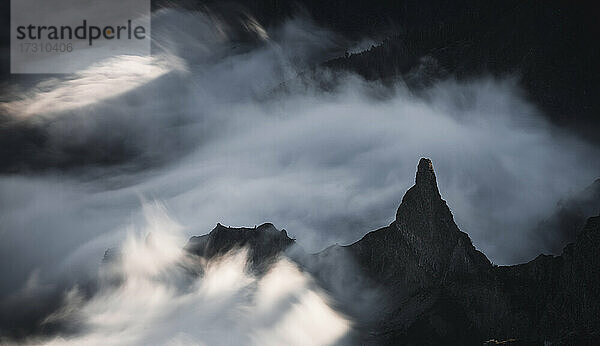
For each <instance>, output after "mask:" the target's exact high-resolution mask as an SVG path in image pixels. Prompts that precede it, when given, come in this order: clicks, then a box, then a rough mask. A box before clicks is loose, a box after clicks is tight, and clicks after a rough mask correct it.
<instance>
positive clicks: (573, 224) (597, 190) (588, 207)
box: [533, 179, 600, 254]
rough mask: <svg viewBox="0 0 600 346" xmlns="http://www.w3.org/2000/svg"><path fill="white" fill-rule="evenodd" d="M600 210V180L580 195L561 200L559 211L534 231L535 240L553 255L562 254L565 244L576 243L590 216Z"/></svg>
mask: <svg viewBox="0 0 600 346" xmlns="http://www.w3.org/2000/svg"><path fill="white" fill-rule="evenodd" d="M599 209H600V179H597V180H596V181H595V182H594V183H593V184H592V185H590V186H588V187H587V188H586V189H585V190H583V191H581V192H579V193H578V194H576V195H574V196H571V197H569V198H566V199H564V200H561V201H560V202H559V203H558V206H557V210H556V211H555V212H554V213H553V214H552V215H550V216H549V217H548V218H546V219H545V220H544V221H542V222H540V223H539V225H538V226H537V227H536V229H535V230H534V231H533V234H534V237H536V238H535V239H534V240H535V241H538V242H539V243H541V244H543V246H544V248H546V249H547V250H548V251H549V252H550V253H552V254H560V253H561V251H562V248H563V246H564V244H567V243H571V242H574V241H575V240H576V237H577V232H578V231H579V230H581V229H582V228H583V226H584V225H585V223H586V220H587V217H588V216H589V215H594V214H595V213H596V212H598V210H599Z"/></svg>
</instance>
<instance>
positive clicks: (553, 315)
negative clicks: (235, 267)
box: [186, 158, 600, 345]
mask: <svg viewBox="0 0 600 346" xmlns="http://www.w3.org/2000/svg"><path fill="white" fill-rule="evenodd" d="M294 244H295V242H294V240H293V239H291V238H289V237H288V236H287V233H286V232H285V230H282V231H278V230H277V229H276V228H275V226H273V225H272V224H263V225H261V226H259V227H255V228H230V227H225V226H222V225H220V224H218V225H217V227H215V229H213V230H212V231H211V232H210V233H209V234H207V235H204V236H200V237H192V238H191V239H190V241H189V243H188V244H187V246H186V249H187V250H188V251H189V252H190V253H193V254H195V255H198V256H202V257H213V256H215V255H218V254H223V253H225V252H227V251H229V250H231V249H234V248H236V247H248V249H249V253H250V255H249V256H250V261H251V263H253V264H254V267H255V268H259V269H261V271H262V270H265V269H268V265H269V263H272V260H273V259H274V258H276V257H277V256H278V255H285V256H288V257H290V258H292V259H293V260H294V261H296V263H298V265H299V266H300V267H302V268H304V269H305V270H307V271H309V272H311V273H313V275H314V276H315V277H316V278H317V280H318V281H319V283H320V284H321V285H322V287H323V288H324V289H326V290H327V291H328V292H330V293H331V295H332V296H333V298H334V301H335V304H336V306H337V307H339V308H340V309H341V310H342V311H344V312H345V313H347V314H349V315H351V316H353V317H355V320H356V321H357V326H356V333H355V334H356V335H355V337H356V342H357V343H360V344H403V345H441V344H445V345H447V344H456V345H470V344H473V345H474V344H478V345H481V344H484V343H487V344H496V343H510V344H526V345H529V344H534V345H535V344H551V345H554V344H557V345H586V344H587V345H597V344H600V259H599V257H598V256H597V249H598V247H599V246H600V216H596V217H592V218H589V219H588V220H587V222H586V224H585V227H583V229H581V230H580V232H579V234H578V235H577V239H576V241H575V242H574V243H572V244H569V245H567V246H566V247H565V248H564V250H563V252H562V254H561V255H560V256H550V255H539V256H538V257H537V258H535V259H534V260H532V261H530V262H528V263H525V264H519V265H513V266H495V265H493V264H491V263H490V261H489V260H488V259H487V257H486V256H485V255H484V254H483V253H481V252H480V251H478V250H477V249H475V247H474V246H473V244H472V242H471V239H470V238H469V236H468V235H467V234H466V233H464V232H462V231H460V230H459V228H458V227H457V225H456V224H455V222H454V218H453V216H452V213H451V211H450V209H449V207H448V205H447V204H446V202H445V201H444V200H443V199H442V197H441V195H440V192H439V190H438V186H437V182H436V177H435V172H434V170H433V165H432V162H431V161H430V160H429V159H425V158H423V159H421V160H420V162H419V164H418V168H417V175H416V180H415V185H414V186H413V187H411V188H410V189H409V190H408V191H407V192H406V194H405V195H404V197H403V199H402V203H401V204H400V206H399V208H398V210H397V212H396V219H395V220H394V222H392V223H391V224H390V225H389V226H387V227H384V228H381V229H378V230H376V231H372V232H370V233H368V234H366V235H365V236H364V237H363V238H362V239H360V240H359V241H357V242H355V243H353V244H351V245H348V246H338V245H334V246H331V247H329V248H327V249H325V250H324V251H322V252H320V253H317V254H310V255H309V254H303V253H302V251H299V250H290V249H292V248H296V247H292V245H294ZM369 292H376V294H373V295H369V294H368V293H369ZM369 299H371V300H370V301H369ZM369 303H371V305H370V307H371V309H370V310H371V311H370V312H369V313H365V312H364V311H363V310H364V307H365V306H366V305H365V304H369ZM365 316H367V317H365Z"/></svg>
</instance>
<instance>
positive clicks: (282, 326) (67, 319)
mask: <svg viewBox="0 0 600 346" xmlns="http://www.w3.org/2000/svg"><path fill="white" fill-rule="evenodd" d="M144 214H145V218H146V223H147V224H146V225H145V228H144V229H143V230H137V231H136V230H131V233H130V235H129V237H128V238H127V239H126V241H125V243H124V244H123V247H122V249H121V253H122V257H121V259H120V260H119V261H116V262H114V263H113V264H111V265H107V267H103V268H101V273H100V282H99V286H100V289H99V291H98V292H97V293H96V294H95V295H94V296H92V297H91V299H89V300H87V299H84V298H82V297H81V295H80V294H79V293H78V291H77V288H74V289H73V290H71V291H70V292H69V293H68V294H66V296H65V304H64V306H63V307H62V308H61V309H59V310H58V311H57V312H55V313H54V314H52V315H50V316H49V317H48V318H47V319H46V321H45V322H46V323H51V322H56V321H61V322H63V323H71V324H73V323H75V324H77V325H79V326H80V328H81V329H80V330H81V332H80V333H78V334H77V335H75V336H58V337H55V338H52V339H50V340H35V341H36V342H40V344H43V345H81V344H85V345H106V344H107V343H109V344H111V345H140V344H161V345H215V344H219V345H239V344H252V345H265V344H267V345H281V344H286V345H307V344H310V345H330V344H333V343H335V342H336V341H338V340H339V339H341V338H343V337H344V335H345V334H346V333H347V332H348V331H349V330H350V328H351V323H350V321H349V320H347V319H346V318H345V317H343V316H342V315H340V314H339V313H337V312H336V311H335V310H333V309H332V308H330V307H329V305H328V298H327V297H326V296H325V295H324V294H323V293H322V292H319V291H318V290H317V289H316V288H315V287H316V286H315V285H314V284H313V283H312V279H311V278H310V277H309V276H308V275H307V274H305V273H302V272H300V271H299V270H298V268H297V267H296V266H295V265H294V264H292V263H291V262H289V261H288V260H285V259H281V260H280V261H279V262H277V263H276V264H275V265H274V266H273V268H271V269H270V271H269V272H267V273H266V274H265V275H264V276H263V277H256V276H253V275H252V274H249V273H248V272H247V271H246V252H245V251H239V252H233V253H229V254H227V255H225V256H223V257H221V258H218V259H214V260H211V261H208V262H203V261H200V259H197V258H191V257H189V255H186V253H185V252H184V251H183V250H182V241H185V239H186V238H185V235H184V234H183V233H179V230H180V226H179V225H178V224H177V223H175V222H174V221H172V220H171V219H170V218H169V217H168V215H167V214H166V210H165V209H164V208H163V207H162V206H161V205H160V204H156V203H155V204H154V205H150V206H146V207H145V212H144ZM192 272H200V273H202V275H200V276H198V277H196V276H194V275H191V274H190V273H192ZM115 278H117V280H118V282H119V283H118V284H115Z"/></svg>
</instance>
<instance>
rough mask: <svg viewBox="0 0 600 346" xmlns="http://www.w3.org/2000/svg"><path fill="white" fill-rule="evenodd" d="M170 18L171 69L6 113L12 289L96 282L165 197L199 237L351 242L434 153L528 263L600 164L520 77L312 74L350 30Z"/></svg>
mask: <svg viewBox="0 0 600 346" xmlns="http://www.w3.org/2000/svg"><path fill="white" fill-rule="evenodd" d="M155 18H156V20H155V21H153V33H154V39H155V41H156V42H155V44H156V48H157V49H158V53H159V54H160V56H163V57H167V56H168V57H176V58H173V59H166V60H161V61H162V63H161V64H163V63H164V64H165V65H160V66H163V67H162V69H161V71H170V72H166V73H164V74H161V75H160V76H157V77H156V78H151V79H148V80H144V81H143V83H140V84H136V85H135V87H134V88H131V89H128V91H127V92H124V93H123V92H121V93H117V94H114V95H113V94H111V95H110V97H104V96H106V95H104V94H101V93H100V94H96V91H97V87H98V85H97V84H95V83H87V81H89V80H98V81H99V80H101V77H102V74H103V72H101V71H105V70H98V69H96V70H94V69H91V70H86V71H82V72H81V73H79V74H77V75H74V76H72V78H71V79H67V80H61V81H52V82H51V83H49V84H48V88H47V89H44V90H43V91H41V90H40V87H39V85H38V87H34V88H33V89H32V90H30V92H24V93H23V94H19V96H18V97H17V98H16V99H11V100H10V101H9V103H8V104H9V105H10V104H12V103H10V102H24V103H23V104H26V105H33V104H36V102H39V100H44V97H46V96H47V95H63V96H64V94H65V90H72V88H75V89H76V90H78V92H79V93H81V94H82V95H88V96H89V95H95V96H97V97H93V98H89V97H88V96H86V105H85V106H82V105H81V104H78V103H77V102H75V103H69V100H68V99H65V98H64V97H62V96H61V97H59V98H52V99H53V100H56V103H57V104H54V102H52V103H50V104H51V110H52V113H53V116H52V117H47V116H46V115H45V113H44V109H45V107H37V108H36V109H38V110H37V111H36V112H37V113H39V116H37V115H36V116H27V117H20V116H19V115H16V114H12V115H9V116H8V118H5V123H4V125H3V127H2V129H1V131H3V132H2V136H1V137H0V138H12V139H10V141H9V144H10V146H2V148H11V149H2V150H3V151H2V152H1V153H2V160H3V163H4V164H5V165H10V169H8V168H7V169H3V170H2V171H3V172H10V174H9V173H6V174H4V175H2V176H0V201H1V205H2V209H1V210H0V220H1V222H0V237H1V239H0V271H1V273H2V275H3V277H4V278H7V280H3V282H2V285H1V286H0V288H1V290H0V291H1V293H2V295H4V296H6V295H8V294H9V293H10V292H14V291H15V290H18V289H19V287H22V286H23V285H24V284H25V282H26V280H27V279H28V277H30V273H32V272H34V271H36V272H37V273H39V274H37V278H38V279H37V280H38V282H42V283H46V282H58V281H65V282H68V283H72V282H73V283H74V282H77V281H81V280H80V278H81V277H84V278H86V279H87V278H88V277H89V273H90V272H92V273H93V270H94V268H95V267H97V266H98V263H99V262H100V259H101V257H102V253H103V251H104V250H105V249H106V248H108V247H111V246H114V245H115V244H118V243H119V242H120V241H122V240H124V239H126V236H127V228H126V227H124V225H128V224H133V225H137V226H138V227H139V225H141V224H143V223H144V212H143V210H142V208H140V199H144V198H148V199H157V200H161V201H163V202H164V203H165V205H167V206H168V207H169V210H170V213H171V214H172V216H173V217H174V218H175V219H177V220H179V222H180V223H181V225H182V227H183V231H182V232H184V234H185V235H186V236H189V235H195V234H205V233H207V232H208V231H209V230H210V229H212V227H213V226H214V224H215V223H217V222H221V223H223V224H226V225H232V226H240V225H246V226H251V225H254V224H260V223H262V222H266V221H268V222H273V223H274V224H275V225H276V226H277V227H280V228H286V229H287V230H288V232H289V233H290V234H291V235H292V236H294V237H296V238H297V239H298V242H299V243H300V244H301V245H302V246H303V247H305V248H306V249H307V250H308V251H318V250H321V249H323V248H324V247H326V246H328V245H330V244H333V243H336V242H338V243H342V244H347V243H351V242H353V241H355V240H357V239H359V238H360V237H361V236H362V235H364V234H365V233H366V232H367V231H370V230H373V229H376V228H378V227H381V226H384V225H387V224H389V223H390V222H391V221H393V218H394V215H395V210H396V208H397V206H398V204H399V203H400V200H401V198H402V195H403V194H404V192H405V191H406V189H408V188H409V187H410V186H411V185H412V183H413V179H414V174H415V165H416V163H417V161H418V159H419V158H420V157H422V156H426V157H430V158H431V159H432V160H433V162H434V166H435V169H436V172H437V175H438V182H439V185H440V191H441V193H442V195H443V197H444V198H445V199H446V200H447V201H448V204H449V206H450V208H451V209H452V211H453V213H454V215H455V218H456V220H457V223H458V224H459V226H460V227H461V229H462V230H463V231H465V232H467V233H468V234H469V235H470V236H471V237H472V239H473V241H474V244H475V246H476V247H477V248H478V249H481V250H482V251H483V252H485V253H486V254H487V255H488V257H490V259H491V260H492V261H494V262H496V263H515V262H519V261H524V260H528V259H530V258H533V257H534V256H535V255H537V254H538V253H539V252H541V251H544V250H545V249H544V248H543V246H542V245H541V244H538V243H536V242H532V241H530V239H531V237H529V236H528V233H527V230H528V229H530V228H531V227H532V226H533V225H535V224H536V223H537V222H538V220H540V219H541V218H542V217H543V216H545V215H548V214H550V213H551V212H552V210H553V209H554V207H555V205H556V203H557V202H558V201H559V200H560V198H562V197H564V196H565V195H567V194H568V193H569V192H572V191H578V190H581V189H582V188H583V187H585V186H587V185H589V184H590V183H591V182H592V181H593V180H594V179H595V178H596V177H597V176H598V172H600V167H599V166H600V163H599V162H597V160H592V159H590V158H593V157H598V150H597V148H595V147H593V146H590V145H589V144H587V143H585V142H583V141H581V140H579V139H577V138H575V137H572V136H570V135H569V134H567V133H563V132H562V131H561V130H560V129H557V128H555V127H553V126H552V125H550V124H548V123H546V122H545V121H544V120H543V118H542V117H540V114H539V111H538V110H537V109H536V107H535V106H534V105H532V104H531V103H529V102H528V100H527V98H526V96H525V95H523V93H522V91H521V90H520V89H519V87H518V85H517V83H516V81H515V80H514V79H511V78H504V79H495V78H490V77H486V76H482V77H481V78H479V79H474V80H471V81H467V82H460V83H459V82H456V81H454V80H452V79H448V80H446V81H442V82H438V83H435V84H434V85H432V86H431V87H429V88H427V89H425V90H423V91H422V92H420V93H419V95H418V96H417V95H415V94H414V93H412V92H411V91H410V90H407V89H406V88H404V87H403V85H402V83H401V82H400V81H399V82H398V83H396V84H395V85H394V86H393V87H392V88H389V87H384V86H382V85H380V84H378V83H376V82H366V81H364V80H362V79H360V78H358V77H356V76H354V75H352V74H340V73H334V72H332V71H329V70H323V69H320V68H313V69H312V71H313V73H304V72H306V71H308V70H310V69H309V68H308V67H310V66H313V67H314V63H315V62H316V59H317V57H319V56H323V55H326V54H328V52H331V51H335V50H336V49H338V46H339V44H340V41H339V40H338V38H337V37H336V36H335V35H333V34H331V33H328V32H327V31H325V30H321V29H316V28H315V26H314V24H311V23H310V22H307V21H306V20H301V19H296V20H293V21H290V22H289V23H287V24H286V25H285V26H284V27H283V28H279V29H277V28H276V29H272V30H269V31H267V35H266V36H265V35H259V36H260V37H261V38H259V39H257V40H256V41H252V40H248V39H245V40H240V39H239V37H240V36H239V35H238V34H237V31H236V30H233V29H231V25H234V24H231V23H224V22H219V21H218V19H215V18H214V17H211V16H207V15H205V14H202V13H200V12H186V11H183V10H161V11H159V12H157V13H156V14H155ZM255 24H256V23H255ZM244 30H245V29H244ZM252 30H255V31H256V28H254V29H252ZM192 32H194V33H197V35H196V36H194V35H192V34H191V33H192ZM315 32H316V33H318V34H315ZM184 34H185V35H184ZM254 36H256V35H254ZM254 36H252V37H254ZM298 41H300V42H301V43H302V44H298V45H295V44H293V43H294V42H298ZM342 52H343V50H342ZM118 61H119V60H111V61H106V62H105V64H104V65H103V66H104V68H106V69H107V70H108V71H110V70H111V69H112V68H113V67H114V68H115V69H117V70H118V66H117V65H118ZM115 64H116V65H115ZM172 64H173V65H172ZM181 66H185V68H179V67H181ZM118 76H121V74H120V73H119V74H118ZM119 78H121V77H117V78H116V79H115V80H114V81H117V80H119ZM123 78H125V77H123ZM108 83H112V82H108ZM324 85H325V86H327V87H326V88H323V86H324ZM43 95H46V96H43ZM44 102H45V101H44ZM43 104H46V103H43ZM6 105H7V104H6V103H5V104H4V109H7V108H6V107H7V106H6ZM12 105H15V104H12ZM9 108H11V109H13V108H14V107H12V106H11V107H9ZM29 109H31V108H29ZM17 118H18V119H19V121H16V120H15V119H17ZM6 119H8V120H6ZM34 119H35V120H34ZM15 122H16V123H19V124H20V125H19V126H25V125H26V127H25V128H27V129H28V130H27V131H25V130H23V132H19V131H20V130H18V129H20V128H21V127H14V126H16V125H14V124H15ZM23 124H25V125H23ZM32 129H33V130H32ZM30 130H31V131H34V132H35V133H37V134H39V138H41V139H39V140H38V137H37V136H33V137H28V136H29V135H30V132H28V131H30ZM4 134H7V136H4ZM15 134H19V135H15ZM2 140H5V139H0V141H2ZM15 153H16V154H15ZM240 275H241V274H240ZM248 280H257V279H256V278H248ZM163 286H164V285H163ZM56 287H57V289H61V286H59V285H56ZM161 290H162V291H160V292H159V293H160V294H164V296H165V297H170V298H174V299H179V298H181V297H180V296H179V293H175V292H172V291H171V287H170V286H169V285H168V284H166V286H164V287H162V288H161ZM125 293H126V292H124V294H125ZM159 293H156V294H159ZM186 299H187V298H185V297H184V298H181V300H182V301H186ZM190 299H192V298H190ZM306 299H309V300H312V299H313V298H310V297H307V298H306ZM161 301H162V300H161ZM90 306H92V305H90ZM157 318H158V317H157ZM219 323H220V322H219ZM284 327H285V326H283V327H282V328H284ZM102 328H104V327H102ZM106 328H108V329H107V330H110V326H106ZM132 328H133V327H132ZM284 329H285V328H284ZM102 330H104V329H102ZM186 338H187V336H182V339H181V340H187V339H186ZM182 342H183V341H182Z"/></svg>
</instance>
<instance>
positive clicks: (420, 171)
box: [415, 157, 437, 187]
mask: <svg viewBox="0 0 600 346" xmlns="http://www.w3.org/2000/svg"><path fill="white" fill-rule="evenodd" d="M415 184H416V185H435V186H436V187H437V182H436V180H435V172H434V171H433V163H431V160H430V159H426V158H424V157H422V158H421V160H419V165H418V166H417V177H416V178H415Z"/></svg>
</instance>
